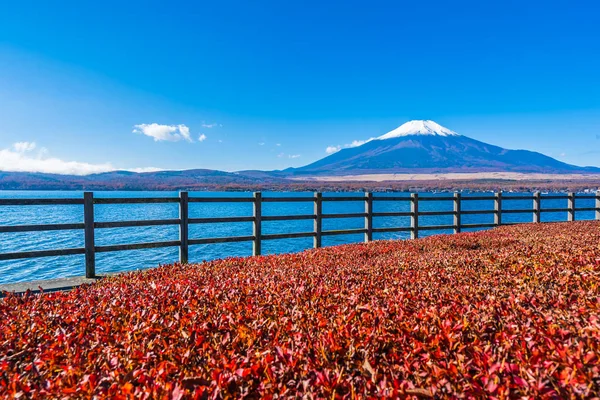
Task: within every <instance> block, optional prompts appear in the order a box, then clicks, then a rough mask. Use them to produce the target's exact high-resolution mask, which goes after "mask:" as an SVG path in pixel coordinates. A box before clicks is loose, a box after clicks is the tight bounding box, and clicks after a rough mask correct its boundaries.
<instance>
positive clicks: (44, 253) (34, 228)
mask: <svg viewBox="0 0 600 400" xmlns="http://www.w3.org/2000/svg"><path fill="white" fill-rule="evenodd" d="M542 199H551V200H565V199H566V200H567V207H566V208H542V206H541V200H542ZM576 199H595V207H579V208H577V207H576V205H575V203H576ZM477 200H487V201H489V200H492V201H493V202H494V208H493V209H489V210H463V209H462V203H463V202H466V201H477ZM515 200H530V201H532V208H528V209H506V208H503V207H502V204H503V202H507V201H515ZM345 201H346V202H347V201H354V202H355V201H362V202H364V205H365V209H364V212H363V213H337V214H324V213H323V203H324V202H345ZM383 201H385V202H410V211H406V212H374V211H373V203H375V202H383ZM434 201H438V202H439V201H452V202H453V204H454V208H453V210H452V211H420V210H419V204H420V203H422V202H434ZM269 202H312V203H313V204H314V211H313V213H312V214H305V215H277V216H266V215H262V204H263V203H269ZM151 203H177V204H178V205H179V218H177V219H161V220H137V221H114V222H96V221H95V220H94V205H97V204H151ZM189 203H252V205H253V215H252V216H239V217H213V218H189ZM73 204H76V205H83V211H84V213H83V214H84V218H83V223H69V224H45V225H11V226H6V225H4V226H0V233H7V232H39V231H57V230H76V229H81V230H83V231H84V238H85V242H84V243H85V246H84V247H82V248H67V249H57V250H39V251H25V252H15V253H2V254H0V261H4V260H16V259H24V258H37V257H51V256H67V255H74V254H84V255H85V276H86V278H94V277H95V276H96V253H103V252H114V251H126V250H137V249H152V248H160V247H179V261H181V262H182V263H187V262H188V261H189V246H194V245H201V244H210V243H231V242H252V244H253V251H252V253H253V254H254V255H260V254H261V244H262V242H263V241H264V240H277V239H290V238H304V237H312V238H313V246H314V247H315V248H317V247H321V245H322V237H323V236H330V235H344V234H357V233H358V234H363V235H364V241H365V242H368V241H371V240H373V233H386V232H410V235H411V238H413V239H414V238H418V237H419V232H420V231H430V230H452V231H453V232H454V233H458V232H460V231H461V230H462V229H469V228H493V227H496V226H500V225H506V224H507V223H505V222H503V220H502V216H503V215H504V214H516V213H530V214H532V222H534V223H539V222H541V214H542V213H544V212H566V213H567V221H574V220H575V213H576V212H579V211H592V212H595V219H597V220H600V192H598V193H596V194H575V193H568V194H565V195H552V196H542V195H541V194H540V193H539V192H535V193H532V194H530V195H519V196H503V195H502V193H494V194H493V195H474V196H461V194H460V193H454V194H453V195H444V196H419V195H418V194H417V193H412V194H411V196H410V197H407V196H385V197H383V196H373V193H370V192H367V193H365V194H364V196H357V195H353V196H336V197H328V196H323V195H322V194H321V193H314V195H313V196H302V197H263V196H262V194H261V193H260V192H256V193H254V196H253V197H189V195H188V193H187V192H181V193H180V195H179V197H158V198H94V195H93V193H92V192H85V193H84V195H83V198H80V199H73V198H70V199H0V206H27V205H73ZM479 214H488V215H489V214H493V215H494V222H493V223H478V224H463V223H462V216H464V215H479ZM443 215H448V216H450V215H451V216H453V223H452V225H428V226H422V225H420V224H419V217H420V216H443ZM375 217H410V221H411V223H410V226H398V227H384V228H374V227H373V218H375ZM329 218H364V228H359V229H340V230H323V228H322V225H323V220H324V219H329ZM294 220H313V230H312V231H310V232H292V233H277V234H263V233H262V222H263V221H294ZM217 222H220V223H223V222H225V223H227V222H252V224H253V230H252V235H250V236H231V237H218V238H202V239H193V238H189V234H188V229H189V225H191V224H209V223H217ZM164 225H178V226H179V240H171V241H159V242H148V243H131V244H116V245H104V246H96V244H95V241H94V238H95V231H96V229H105V228H126V227H144V226H164Z"/></svg>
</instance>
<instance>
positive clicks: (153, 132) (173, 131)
mask: <svg viewBox="0 0 600 400" xmlns="http://www.w3.org/2000/svg"><path fill="white" fill-rule="evenodd" d="M133 133H141V134H142V135H146V136H150V137H151V138H154V141H155V142H162V141H168V142H178V141H180V140H187V141H188V142H191V141H192V138H191V137H190V128H188V127H187V126H185V125H183V124H180V125H159V124H157V123H152V124H139V125H135V126H134V129H133Z"/></svg>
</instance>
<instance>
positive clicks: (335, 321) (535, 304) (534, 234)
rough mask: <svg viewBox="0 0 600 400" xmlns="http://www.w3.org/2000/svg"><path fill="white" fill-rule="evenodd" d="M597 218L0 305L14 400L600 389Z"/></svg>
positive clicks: (184, 273) (317, 254) (177, 267)
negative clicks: (31, 399)
mask: <svg viewBox="0 0 600 400" xmlns="http://www.w3.org/2000/svg"><path fill="white" fill-rule="evenodd" d="M598 243H600V223H599V222H594V221H586V222H569V223H555V224H527V225H525V224H524V225H514V226H504V227H500V228H496V229H494V230H491V231H480V232H469V233H461V234H455V235H438V236H432V237H428V238H424V239H416V240H410V241H375V242H371V243H366V244H365V243H361V244H351V245H342V246H335V247H326V248H321V249H316V250H307V251H304V252H302V253H297V254H284V255H273V256H257V257H246V258H227V259H223V260H217V261H212V262H206V263H201V264H190V265H181V264H174V265H165V266H161V267H158V268H154V269H151V270H146V271H142V272H131V273H123V274H120V275H118V276H115V277H111V278H107V279H103V280H101V281H100V282H98V283H96V284H93V285H84V286H82V287H79V288H76V289H74V290H72V291H70V292H64V293H45V294H43V295H34V294H25V295H23V296H16V295H8V296H7V297H6V298H4V300H3V301H0V320H1V321H2V324H0V397H19V396H24V397H27V398H59V397H60V398H62V397H93V396H96V397H115V398H127V397H136V398H137V397H140V398H161V397H165V396H170V397H171V398H174V399H182V398H198V399H200V398H212V397H221V398H229V397H241V396H248V397H250V398H258V397H265V398H273V397H275V396H291V395H293V396H309V397H318V398H352V397H381V396H383V397H408V398H411V397H412V398H454V397H456V396H459V397H475V398H483V397H495V398H508V397H510V398H516V397H535V398H589V397H594V396H598V395H600V366H599V365H600V360H599V359H598V354H600V319H599V317H598V315H600V247H599V246H598Z"/></svg>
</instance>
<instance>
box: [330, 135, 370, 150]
mask: <svg viewBox="0 0 600 400" xmlns="http://www.w3.org/2000/svg"><path fill="white" fill-rule="evenodd" d="M373 139H374V138H371V139H368V140H353V141H352V143H348V144H345V145H341V144H338V145H337V146H327V148H326V149H325V153H327V154H333V153H337V152H338V151H340V150H341V149H348V148H351V147H358V146H362V145H363V144H365V143H368V142H370V141H371V140H373Z"/></svg>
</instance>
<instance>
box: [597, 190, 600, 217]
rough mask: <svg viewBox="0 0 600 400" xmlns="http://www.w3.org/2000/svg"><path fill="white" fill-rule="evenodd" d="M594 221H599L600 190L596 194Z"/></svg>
mask: <svg viewBox="0 0 600 400" xmlns="http://www.w3.org/2000/svg"><path fill="white" fill-rule="evenodd" d="M596 219H597V220H599V221H600V190H598V191H597V192H596Z"/></svg>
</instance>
